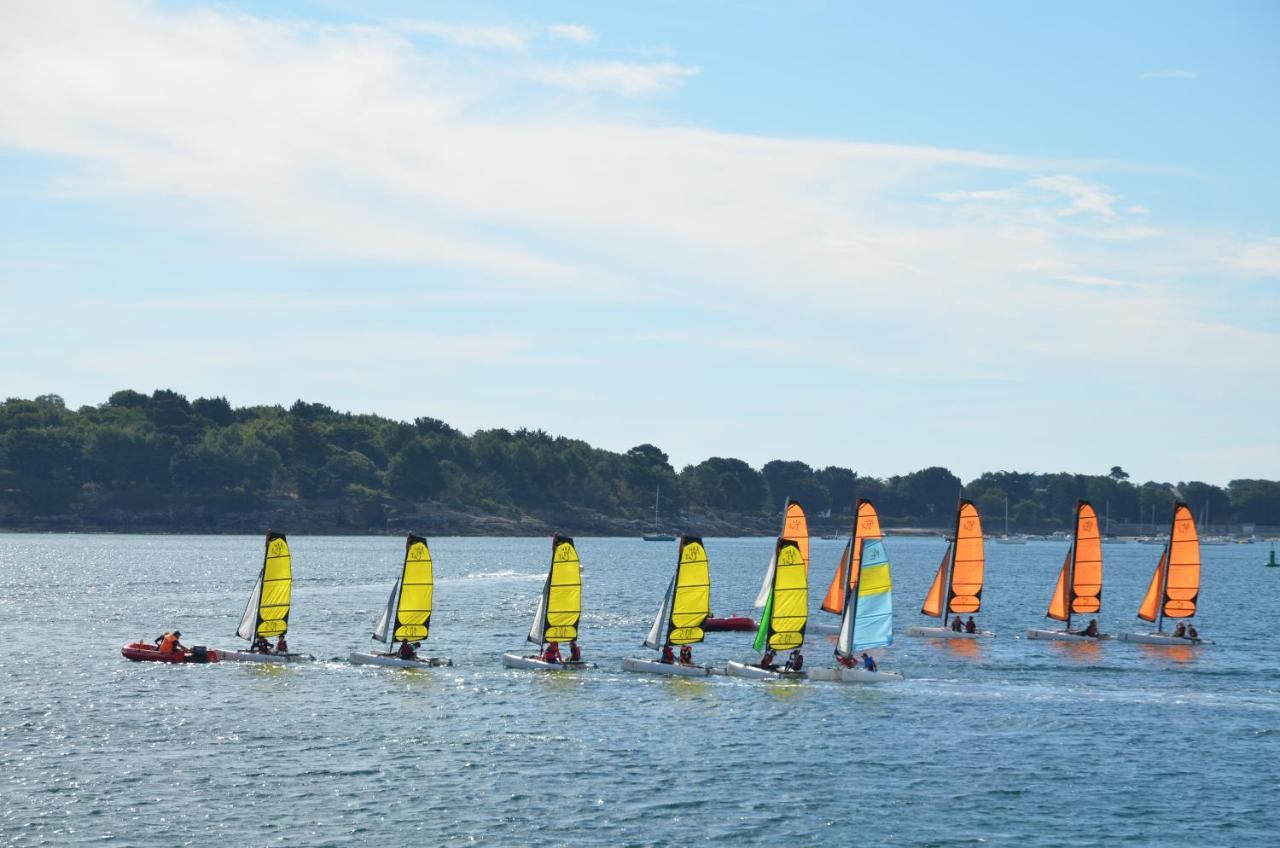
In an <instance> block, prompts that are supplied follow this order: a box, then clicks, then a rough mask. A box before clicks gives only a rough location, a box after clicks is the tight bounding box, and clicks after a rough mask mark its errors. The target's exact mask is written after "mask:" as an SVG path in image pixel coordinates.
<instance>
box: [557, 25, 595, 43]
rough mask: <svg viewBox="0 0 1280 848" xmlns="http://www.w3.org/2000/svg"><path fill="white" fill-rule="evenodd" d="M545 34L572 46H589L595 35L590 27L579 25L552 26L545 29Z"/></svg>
mask: <svg viewBox="0 0 1280 848" xmlns="http://www.w3.org/2000/svg"><path fill="white" fill-rule="evenodd" d="M547 34H548V35H549V36H550V37H551V38H553V39H555V40H558V41H570V42H573V43H574V44H590V43H591V42H593V41H595V39H596V34H595V32H593V31H592V29H591V27H586V26H582V25H580V24H552V25H551V26H549V27H547Z"/></svg>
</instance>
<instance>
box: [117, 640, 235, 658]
mask: <svg viewBox="0 0 1280 848" xmlns="http://www.w3.org/2000/svg"><path fill="white" fill-rule="evenodd" d="M120 653H121V655H122V656H124V658H125V659H130V660H134V661H136V662H162V663H211V662H217V661H218V660H219V657H218V652H217V651H212V650H209V649H208V648H206V647H204V646H203V645H196V646H195V647H193V648H191V650H189V651H170V652H169V653H167V654H162V653H160V649H159V648H158V647H156V646H155V645H154V644H152V643H151V642H130V643H129V644H128V645H125V646H124V647H123V648H121V649H120Z"/></svg>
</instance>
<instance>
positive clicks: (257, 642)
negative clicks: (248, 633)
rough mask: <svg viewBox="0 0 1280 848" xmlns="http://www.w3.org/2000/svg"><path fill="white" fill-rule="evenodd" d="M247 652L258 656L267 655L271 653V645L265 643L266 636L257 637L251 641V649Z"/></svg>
mask: <svg viewBox="0 0 1280 848" xmlns="http://www.w3.org/2000/svg"><path fill="white" fill-rule="evenodd" d="M249 650H250V651H253V652H256V653H259V654H269V653H271V643H270V642H268V641H267V637H266V636H259V637H258V638H257V639H254V640H253V647H252V648H250V649H249Z"/></svg>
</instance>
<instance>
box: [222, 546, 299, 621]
mask: <svg viewBox="0 0 1280 848" xmlns="http://www.w3.org/2000/svg"><path fill="white" fill-rule="evenodd" d="M292 596H293V561H292V558H291V557H290V555H289V542H288V540H286V539H285V536H284V534H283V533H276V532H268V533H267V538H266V545H265V551H264V553H263V558H262V570H261V571H260V572H259V573H258V582H257V583H255V584H254V587H253V592H252V594H250V596H249V604H248V606H246V607H245V611H244V615H243V616H242V617H241V619H240V627H239V628H238V629H237V630H236V635H238V636H239V637H240V638H242V639H248V640H249V641H253V640H254V639H256V638H257V637H259V636H261V637H263V638H268V639H269V638H272V637H275V636H283V635H284V634H285V633H286V632H288V630H289V602H290V600H291V598H292Z"/></svg>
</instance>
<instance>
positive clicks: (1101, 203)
mask: <svg viewBox="0 0 1280 848" xmlns="http://www.w3.org/2000/svg"><path fill="white" fill-rule="evenodd" d="M0 18H3V20H0V80H4V82H3V83H0V296H2V297H3V298H4V306H5V308H4V309H3V310H2V311H0V388H2V389H3V391H4V393H5V394H6V395H17V396H31V395H35V394H41V393H46V392H53V393H58V394H61V395H63V396H64V397H65V398H67V400H68V402H69V403H71V404H73V405H76V404H82V403H98V402H101V401H102V400H104V399H105V397H106V396H107V395H108V394H109V393H110V392H111V391H114V390H116V389H119V388H125V387H131V388H136V389H140V390H150V389H152V388H155V387H169V388H174V389H177V390H179V391H182V392H185V393H187V394H188V395H191V396H196V395H202V394H204V395H208V394H223V395H226V396H227V397H228V398H229V399H230V400H231V401H232V402H233V403H236V404H249V403H272V402H278V403H284V404H288V403H291V402H292V401H293V400H294V399H295V398H298V397H301V398H305V399H307V400H314V401H323V402H326V403H329V404H331V405H334V406H336V407H339V408H343V409H350V410H353V411H374V412H380V413H383V414H387V415H391V416H395V417H402V418H412V417H415V416H418V415H432V416H436V417H439V418H443V419H445V420H447V421H450V422H451V423H453V424H454V425H455V426H458V427H460V428H462V429H465V430H472V429H476V428H480V427H496V426H506V427H513V428H514V427H519V426H528V427H542V428H544V429H547V430H549V431H551V432H554V433H557V434H564V435H571V436H577V437H581V438H584V439H587V440H589V441H591V442H592V443H594V444H597V445H601V446H603V447H608V448H613V449H619V450H625V449H626V448H628V447H630V446H632V445H634V444H637V443H640V442H645V441H651V442H654V443H655V444H658V445H660V446H661V447H663V448H664V449H666V450H667V451H668V452H669V453H670V454H671V456H672V459H673V461H674V462H675V463H676V464H677V465H681V464H684V463H688V462H696V461H699V460H701V459H703V458H706V457H708V456H713V455H721V456H738V457H741V458H744V459H746V460H748V461H749V462H752V463H753V464H756V465H759V464H761V463H763V462H765V461H768V460H770V459H774V458H785V459H802V460H804V461H807V462H809V463H811V464H814V465H818V466H821V465H827V464H838V465H845V466H848V467H852V468H854V469H855V470H858V471H860V472H862V473H867V474H874V475H887V474H893V473H901V472H906V471H910V470H914V469H917V468H921V467H924V466H927V465H932V464H941V465H946V466H948V467H950V468H952V469H953V470H955V471H956V472H957V473H960V474H961V475H962V476H964V477H966V478H967V477H970V476H972V475H975V474H977V473H979V472H981V471H983V470H995V469H1018V470H1040V471H1056V470H1070V471H1081V472H1105V471H1106V470H1107V469H1108V468H1110V467H1111V466H1112V465H1114V464H1121V465H1123V466H1124V467H1125V468H1126V469H1128V470H1129V471H1130V472H1131V473H1133V474H1134V475H1135V476H1137V477H1140V478H1143V479H1145V478H1155V479H1160V480H1170V481H1178V480H1190V479H1203V480H1208V481H1211V482H1219V483H1223V482H1226V481H1227V480H1230V479H1233V478H1237V477H1249V476H1254V477H1270V478H1277V477H1280V441H1278V440H1277V439H1276V437H1275V435H1274V434H1275V431H1276V426H1275V421H1276V420H1277V419H1280V400H1278V398H1280V391H1278V390H1280V378H1277V376H1276V363H1277V362H1280V291H1278V288H1277V287H1278V286H1280V220H1278V215H1280V212H1278V210H1280V204H1277V203H1276V201H1275V198H1276V197H1277V196H1280V173H1278V170H1277V155H1276V153H1275V149H1274V148H1275V139H1276V138H1278V137H1280V106H1278V105H1277V104H1280V99H1278V98H1277V97H1276V96H1275V91H1276V90H1277V86H1278V84H1280V7H1278V6H1276V5H1275V4H1269V3H1224V4H1167V3H1162V4H1146V3H1126V4H1103V3H1070V4H1036V5H1034V6H1027V7H1019V6H1014V5H1010V4H969V5H965V6H963V7H962V6H960V5H959V4H946V3H934V4H913V5H910V6H909V7H905V8H904V7H903V4H883V3H834V2H833V3H816V2H814V3H799V4H773V3H763V2H761V3H747V2H740V3H717V4H688V3H670V4H656V5H655V4H646V5H643V6H641V5H638V4H600V3H586V2H582V3H540V4H537V5H527V4H501V3H484V2H478V3H477V2H468V3H407V2H405V3H393V2H385V3H379V4H366V3H355V2H341V1H340V0H332V2H314V3H293V4H290V3H270V4H266V3H261V4H250V3H242V4H236V3H219V4H213V5H206V4H200V3H189V2H183V3H176V2H174V3H163V2H153V3H144V2H115V1H114V0H113V2H102V3H95V4H80V3H65V4H64V3H60V2H39V3H36V2H31V3H24V2H16V3H9V4H5V7H4V9H3V10H2V11H0Z"/></svg>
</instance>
